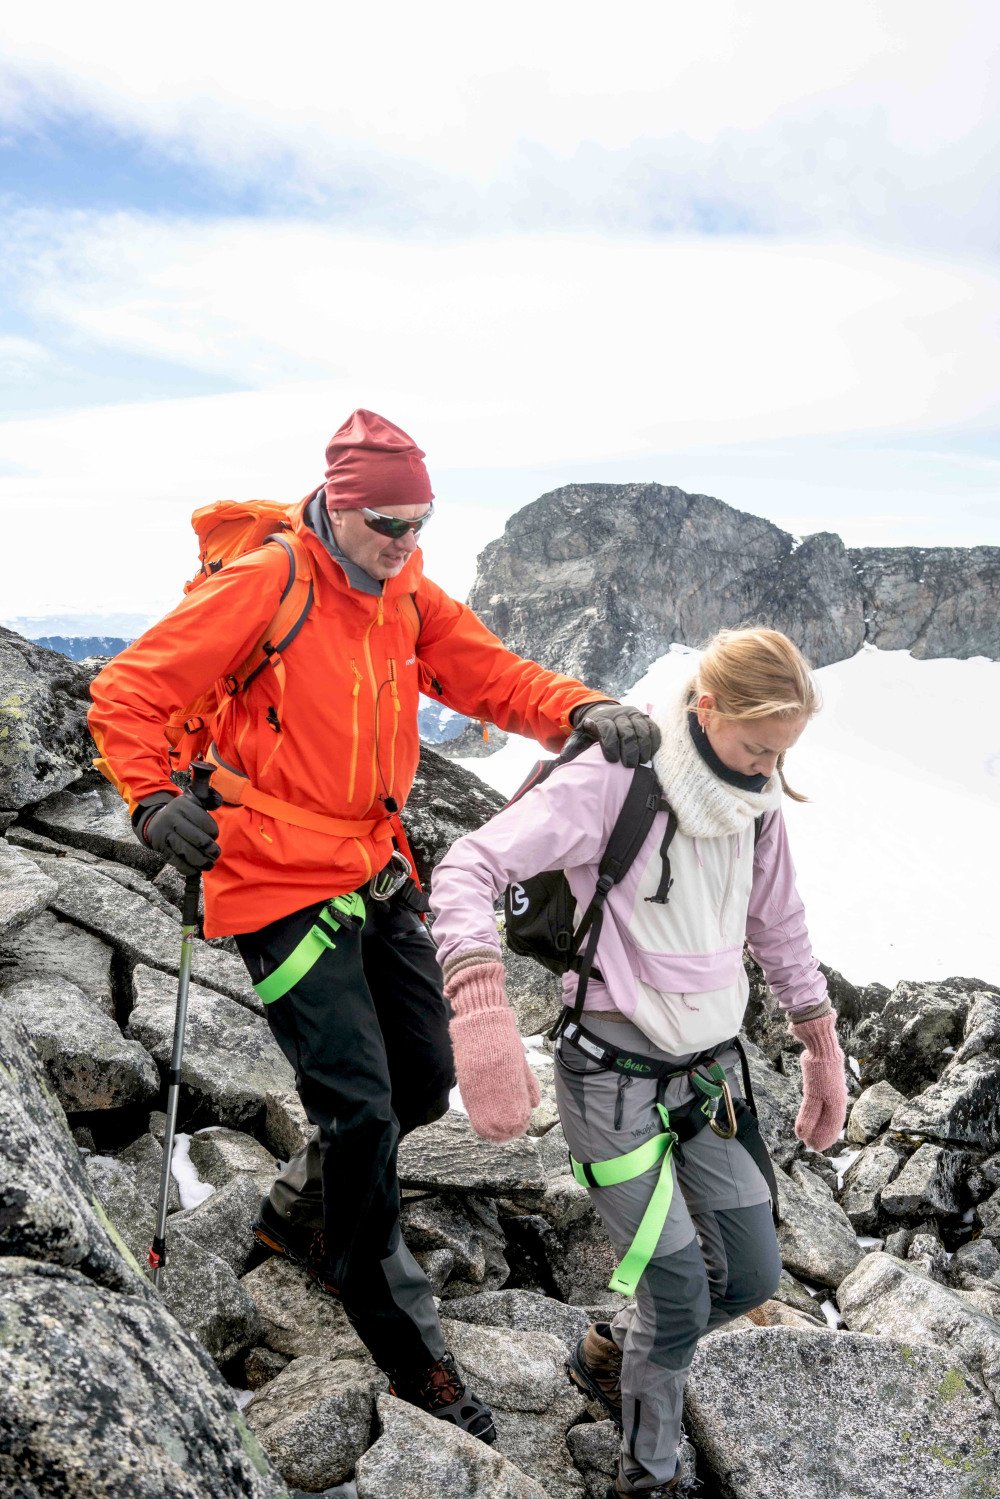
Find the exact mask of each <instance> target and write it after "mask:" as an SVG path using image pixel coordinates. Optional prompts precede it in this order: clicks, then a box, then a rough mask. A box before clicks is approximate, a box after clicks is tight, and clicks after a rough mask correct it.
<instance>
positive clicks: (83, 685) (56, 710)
mask: <svg viewBox="0 0 1000 1499" xmlns="http://www.w3.org/2000/svg"><path fill="white" fill-rule="evenodd" d="M89 686H90V674H89V673H88V672H87V671H85V670H84V669H83V668H82V667H80V666H78V665H77V663H76V662H75V661H70V660H69V659H68V658H67V657H66V656H60V655H58V654H57V652H55V651H49V650H46V649H45V647H44V646H40V645H35V644H34V643H33V642H31V641H29V640H25V639H23V638H22V637H21V636H20V635H17V634H15V632H14V631H13V630H7V629H4V628H3V627H2V626H0V807H2V808H4V809H5V810H10V811H17V810H18V809H19V808H21V807H26V806H28V805H29V803H31V802H37V801H41V800H42V798H43V797H46V796H49V795H50V794H51V793H52V792H53V791H60V790H61V789H62V788H63V787H64V786H69V785H70V784H71V782H73V781H75V780H76V779H77V778H78V777H79V776H80V775H81V774H82V773H83V771H84V770H88V769H89V768H90V760H91V756H92V755H93V753H94V745H93V741H92V740H91V737H90V734H89V732H88V729H87V709H88V707H89V706H90V700H89V696H88V688H89Z"/></svg>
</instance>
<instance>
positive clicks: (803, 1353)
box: [684, 1256, 1000, 1499]
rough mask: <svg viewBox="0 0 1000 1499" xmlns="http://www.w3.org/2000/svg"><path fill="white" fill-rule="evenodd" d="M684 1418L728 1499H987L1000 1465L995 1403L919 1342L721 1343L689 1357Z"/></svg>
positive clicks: (785, 1334)
mask: <svg viewBox="0 0 1000 1499" xmlns="http://www.w3.org/2000/svg"><path fill="white" fill-rule="evenodd" d="M876 1258H879V1256H876ZM684 1411H685V1421H686V1424H687V1426H688V1430H689V1431H690V1432H691V1435H692V1437H693V1438H694V1441H695V1443H696V1445H697V1447H698V1450H699V1452H700V1454H701V1457H702V1460H703V1462H704V1464H705V1466H706V1467H707V1469H708V1471H709V1473H710V1474H711V1477H712V1478H713V1479H714V1481H715V1483H716V1484H717V1485H718V1489H719V1491H721V1493H723V1494H725V1495H726V1496H727V1499H775V1496H776V1495H779V1494H780V1495H782V1496H785V1499H832V1496H836V1499H888V1496H890V1495H893V1496H895V1495H901V1494H913V1495H919V1496H920V1499H963V1496H968V1499H973V1496H974V1495H975V1496H977V1499H979V1496H983V1499H985V1496H986V1495H987V1494H989V1493H990V1492H991V1490H993V1489H994V1486H995V1480H996V1475H997V1471H998V1463H1000V1425H998V1423H997V1419H996V1410H995V1408H994V1407H993V1404H992V1402H991V1401H990V1400H989V1398H988V1397H987V1396H986V1395H985V1394H984V1393H983V1391H982V1390H981V1389H980V1388H979V1386H978V1385H977V1384H976V1383H975V1382H974V1381H973V1380H971V1379H970V1377H969V1373H968V1370H967V1369H966V1368H965V1367H964V1365H963V1363H962V1362H961V1360H960V1358H959V1357H956V1355H955V1354H954V1353H953V1354H949V1353H947V1352H946V1351H944V1350H939V1349H935V1348H928V1347H925V1346H922V1345H920V1344H919V1343H916V1342H915V1341H914V1342H913V1345H912V1346H910V1344H907V1345H905V1346H904V1345H901V1344H899V1343H896V1342H892V1341H890V1340H889V1339H887V1338H881V1337H874V1338H870V1337H863V1336H861V1335H859V1334H854V1333H840V1334H836V1335H835V1334H833V1333H830V1332H818V1331H812V1330H807V1329H804V1328H803V1329H799V1328H790V1327H767V1328H759V1329H753V1330H747V1331H743V1332H722V1333H718V1334H715V1335H713V1336H711V1337H709V1338H706V1339H704V1340H703V1341H702V1342H701V1344H700V1345H699V1347H698V1349H697V1351H696V1353H695V1357H694V1362H693V1365H692V1369H691V1376H690V1379H689V1382H688V1386H687V1390H686V1393H685V1402H684Z"/></svg>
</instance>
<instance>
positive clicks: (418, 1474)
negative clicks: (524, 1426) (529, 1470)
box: [356, 1395, 546, 1499]
mask: <svg viewBox="0 0 1000 1499" xmlns="http://www.w3.org/2000/svg"><path fill="white" fill-rule="evenodd" d="M377 1410H378V1419H379V1421H380V1422H381V1426H382V1435H381V1436H380V1437H379V1439H378V1441H377V1442H376V1443H375V1444H374V1445H373V1446H371V1447H369V1449H368V1451H367V1452H366V1453H365V1454H364V1456H363V1457H362V1458H361V1459H360V1460H359V1462H358V1466H357V1475H356V1481H357V1489H358V1499H428V1495H432V1494H436V1495H441V1496H444V1495H445V1494H447V1496H448V1499H546V1492H545V1489H544V1488H543V1487H542V1485H541V1484H540V1483H539V1482H538V1481H537V1479H534V1478H529V1477H528V1475H527V1474H526V1473H522V1472H521V1470H520V1468H517V1467H515V1466H514V1464H513V1463H512V1462H510V1461H509V1459H507V1458H506V1457H504V1456H503V1454H502V1453H500V1452H498V1451H497V1450H496V1448H493V1447H488V1446H487V1445H486V1444H485V1442H479V1441H477V1440H476V1438H475V1437H470V1436H469V1435H468V1433H467V1432H464V1431H460V1430H459V1429H458V1427H457V1426H449V1425H447V1424H446V1423H445V1422H443V1421H438V1420H437V1419H436V1418H435V1417H434V1416H429V1415H427V1413H426V1412H425V1411H422V1410H418V1409H417V1408H416V1407H415V1406H413V1405H406V1404H405V1403H404V1402H403V1401H402V1400H396V1399H394V1398H393V1396H392V1395H380V1396H379V1397H378V1401H377Z"/></svg>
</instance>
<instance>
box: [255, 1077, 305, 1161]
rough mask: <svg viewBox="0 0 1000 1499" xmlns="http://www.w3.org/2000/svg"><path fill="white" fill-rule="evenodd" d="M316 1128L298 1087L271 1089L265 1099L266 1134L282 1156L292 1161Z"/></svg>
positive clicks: (280, 1158) (275, 1149) (268, 1140)
mask: <svg viewBox="0 0 1000 1499" xmlns="http://www.w3.org/2000/svg"><path fill="white" fill-rule="evenodd" d="M313 1132H314V1130H313V1126H312V1125H311V1124H310V1123H309V1120H308V1119H307V1117H306V1111H305V1109H304V1108H303V1107H302V1103H301V1101H300V1099H299V1095H298V1094H297V1093H296V1092H295V1090H294V1088H270V1089H268V1093H267V1097H266V1099H265V1100H264V1136H265V1138H266V1140H267V1143H268V1145H269V1146H270V1147H271V1150H272V1152H273V1153H274V1155H275V1156H276V1157H277V1158H278V1160H280V1161H290V1160H291V1158H292V1156H293V1155H298V1153H299V1151H300V1150H302V1149H303V1147H304V1146H306V1145H307V1144H308V1143H309V1140H310V1138H311V1136H312V1134H313Z"/></svg>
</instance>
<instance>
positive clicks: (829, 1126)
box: [790, 1010, 847, 1150]
mask: <svg viewBox="0 0 1000 1499" xmlns="http://www.w3.org/2000/svg"><path fill="white" fill-rule="evenodd" d="M790 1029H791V1032H792V1035H793V1036H794V1037H795V1039H796V1040H797V1041H802V1042H803V1043H804V1044H805V1048H806V1049H805V1051H804V1052H803V1053H802V1107H801V1109H799V1117H798V1118H797V1119H796V1121H795V1133H796V1134H797V1135H798V1137H799V1139H800V1140H802V1141H804V1142H805V1144H806V1145H808V1146H809V1148H810V1149H811V1150H826V1149H828V1148H829V1146H831V1145H832V1144H833V1143H834V1142H835V1140H836V1139H837V1137H838V1136H839V1134H840V1131H841V1130H842V1129H843V1127H844V1119H845V1118H846V1116H847V1083H846V1082H845V1080H844V1053H843V1052H842V1051H841V1049H840V1044H839V1042H838V1041H837V1012H836V1010H829V1011H828V1012H827V1014H825V1015H820V1016H818V1017H817V1019H815V1020H800V1021H799V1023H798V1024H797V1025H792V1026H791V1027H790Z"/></svg>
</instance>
